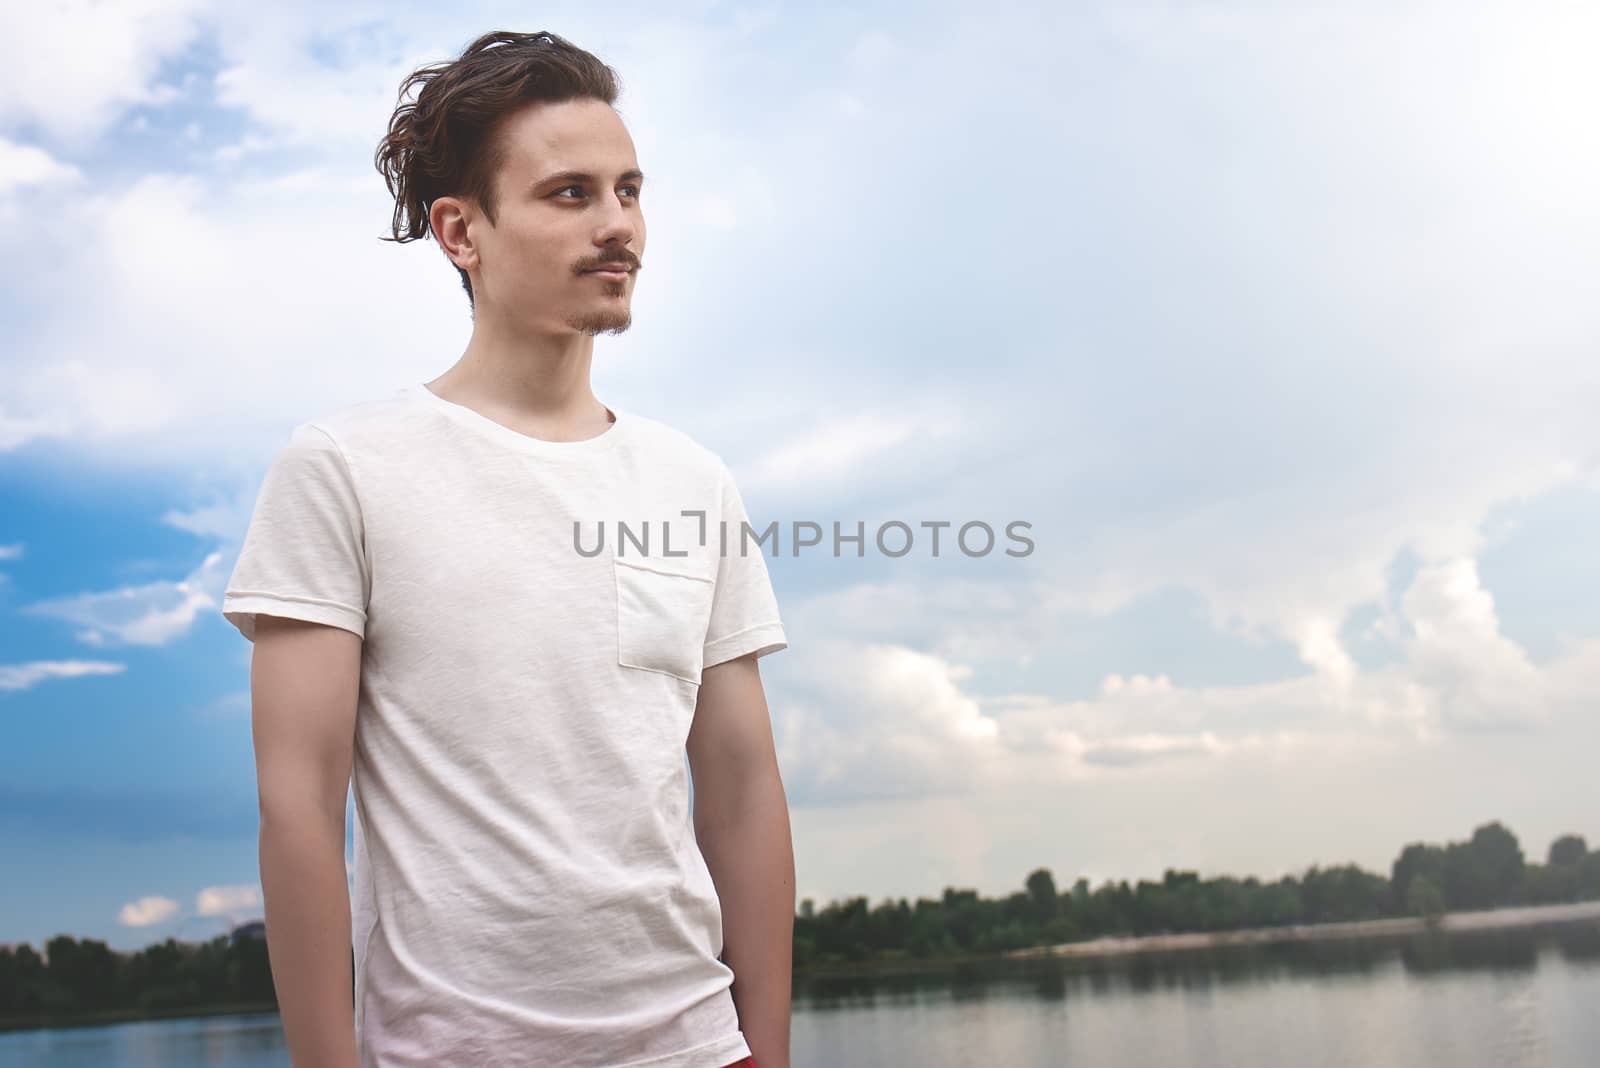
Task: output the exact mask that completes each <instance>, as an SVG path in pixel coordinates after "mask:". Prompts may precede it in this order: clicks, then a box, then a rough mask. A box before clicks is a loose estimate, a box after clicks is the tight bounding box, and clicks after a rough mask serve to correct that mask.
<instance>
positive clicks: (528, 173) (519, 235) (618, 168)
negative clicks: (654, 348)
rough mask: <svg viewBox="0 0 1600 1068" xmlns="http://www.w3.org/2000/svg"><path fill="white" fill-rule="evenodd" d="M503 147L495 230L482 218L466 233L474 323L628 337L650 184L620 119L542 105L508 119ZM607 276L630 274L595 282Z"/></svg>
mask: <svg viewBox="0 0 1600 1068" xmlns="http://www.w3.org/2000/svg"><path fill="white" fill-rule="evenodd" d="M503 137H504V144H505V149H506V160H505V164H504V166H503V167H502V168H501V170H500V172H499V173H498V174H497V175H495V178H494V181H495V189H496V199H495V224H494V225H493V226H490V225H489V221H488V220H487V219H486V218H484V217H483V214H482V212H475V213H474V214H473V216H472V219H471V222H470V223H469V224H468V230H469V233H470V234H471V236H472V240H473V244H474V247H475V248H476V250H477V252H478V263H477V266H476V268H472V269H471V270H472V275H473V277H472V283H473V285H472V289H473V302H474V305H475V315H476V316H477V317H478V318H480V319H481V318H482V317H483V316H484V315H485V314H486V313H487V314H493V315H495V316H498V317H502V318H505V319H509V320H511V321H512V323H513V324H514V328H515V329H516V330H517V331H518V332H536V333H565V332H569V331H579V332H581V333H587V334H599V333H621V332H622V331H624V330H626V329H627V328H628V326H629V324H630V323H631V322H632V318H633V314H632V307H631V306H632V300H633V286H634V280H635V279H636V278H637V277H638V275H637V274H636V273H635V270H636V269H637V268H638V267H639V266H640V257H641V256H642V255H643V253H644V238H645V229H644V211H643V209H642V208H641V207H640V205H639V195H640V193H641V192H642V191H643V185H644V179H643V177H642V176H641V175H639V174H638V173H637V172H638V171H639V162H638V158H637V156H636V155H635V154H634V148H633V138H631V137H630V136H628V131H627V129H626V128H624V126H623V125H622V119H621V118H620V117H619V116H618V115H617V113H616V112H615V111H614V110H613V109H612V108H611V107H610V106H609V105H607V104H606V103H604V102H603V101H600V100H572V101H568V102H566V103H562V104H536V105H531V106H529V107H527V108H525V109H523V110H522V111H520V112H518V113H517V114H515V115H513V116H512V117H510V118H509V119H508V120H507V121H506V124H505V128H504V131H503ZM564 172H577V173H578V174H581V175H587V176H588V177H577V176H573V175H571V174H564ZM601 266H606V267H610V268H612V269H613V270H618V271H625V272H627V273H626V274H624V275H623V276H622V277H620V278H613V277H610V276H608V275H606V274H601V273H595V272H594V268H597V267H601Z"/></svg>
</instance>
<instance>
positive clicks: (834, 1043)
mask: <svg viewBox="0 0 1600 1068" xmlns="http://www.w3.org/2000/svg"><path fill="white" fill-rule="evenodd" d="M795 999H796V1000H795V1009H796V1012H795V1017H794V1043H793V1048H794V1052H795V1055H796V1059H795V1064H796V1066H797V1068H799V1066H801V1065H819V1066H820V1065H882V1066H885V1068H900V1066H911V1065H928V1066H932V1068H969V1066H970V1068H979V1066H989V1065H993V1064H997V1063H1003V1064H1005V1065H1007V1066H1008V1068H1044V1066H1047V1065H1048V1066H1054V1065H1068V1064H1071V1065H1078V1064H1093V1065H1096V1066H1097V1068H1098V1066H1114V1068H1145V1066H1148V1068H1157V1066H1159V1068H1181V1066H1193V1068H1234V1066H1253V1065H1263V1066H1267V1065H1270V1066H1273V1068H1277V1066H1279V1065H1290V1064H1292V1065H1295V1066H1296V1068H1580V1066H1582V1068H1592V1066H1593V1065H1595V1064H1597V1063H1600V1057H1597V1055H1596V1051H1600V1014H1597V1013H1596V1012H1595V1007H1596V1006H1600V924H1596V923H1593V922H1590V923H1588V924H1585V925H1582V926H1578V925H1574V926H1569V927H1564V928H1559V929H1548V930H1544V931H1528V930H1521V931H1505V932H1479V931H1474V932H1458V933H1451V934H1442V933H1436V934H1433V935H1427V936H1419V937H1411V938H1406V939H1398V938H1389V939H1382V940H1349V941H1340V942H1325V943H1315V944H1314V943H1289V944H1280V945H1272V946H1260V945H1258V946H1232V947H1227V948H1220V949H1212V950H1187V951H1174V952H1166V953H1160V954H1156V953H1150V954H1136V955H1129V956H1124V957H1117V958H1102V959H1099V960H1089V959H1081V958H1075V959H1070V960H1069V959H1062V958H1057V959H1054V960H1049V959H1033V960H1022V961H982V962H968V963H962V964H959V965H952V966H948V967H945V968H936V969H928V970H925V971H920V972H917V971H911V970H904V971H901V972H899V973H891V974H882V975H866V974H857V975H853V976H850V975H834V976H827V977H821V976H818V977H814V978H809V979H800V980H797V981H796V986H795Z"/></svg>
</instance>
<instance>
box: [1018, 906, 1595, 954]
mask: <svg viewBox="0 0 1600 1068" xmlns="http://www.w3.org/2000/svg"><path fill="white" fill-rule="evenodd" d="M1585 920H1600V901H1579V902H1576V903H1573V904H1564V905H1529V906H1520V907H1515V908H1503V909H1486V910H1483V911H1480V912H1447V913H1445V914H1443V915H1441V916H1439V917H1438V918H1437V919H1434V920H1428V919H1424V918H1422V917H1420V916H1402V917H1398V918H1395V919H1388V920H1355V921H1351V922H1346V923H1304V924H1290V925H1286V926H1283V927H1248V928H1245V929H1243V930H1237V931H1192V932H1188V933H1184V934H1159V935H1139V936H1130V937H1122V938H1116V937H1107V938H1091V939H1088V940H1086V941H1082V942H1061V943H1057V944H1056V945H1052V946H1032V947H1029V948H1027V949H1012V950H1007V951H1005V952H1003V953H1001V954H1000V956H1002V957H1004V958H1006V959H1008V960H1028V959H1034V958H1050V957H1062V958H1098V957H1124V956H1132V955H1135V954H1140V953H1169V952H1175V951H1182V950H1190V949H1221V948H1225V947H1229V946H1263V945H1275V944H1279V943H1285V942H1334V941H1339V940H1341V939H1349V938H1397V937H1407V936H1412V935H1419V934H1427V933H1429V932H1431V931H1440V932H1446V933H1450V934H1459V933H1461V932H1464V931H1504V930H1513V929H1516V928H1522V927H1542V926H1546V925H1559V924H1567V923H1581V922H1583V921H1585Z"/></svg>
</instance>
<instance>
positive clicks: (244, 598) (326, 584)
mask: <svg viewBox="0 0 1600 1068" xmlns="http://www.w3.org/2000/svg"><path fill="white" fill-rule="evenodd" d="M370 591H371V576H370V571H369V568H368V565H367V557H366V546H365V528H364V526H363V524H362V519H361V507H360V504H359V502H358V500H357V497H356V490H355V484H354V482H353V480H352V478H351V475H350V467H349V464H348V463H347V462H346V461H345V457H344V453H343V451H342V450H341V449H340V448H339V445H338V443H337V442H336V441H335V440H334V439H333V437H332V436H331V435H330V434H328V432H327V431H325V430H323V429H322V428H321V427H318V426H317V425H315V424H314V423H302V424H300V425H299V426H297V427H295V428H294V431H293V433H292V434H291V435H290V438H289V443H288V444H287V445H286V446H284V448H283V449H282V450H280V451H279V453H278V455H277V456H276V457H275V458H274V459H273V462H272V464H271V466H270V467H268V469H267V474H266V477H265V478H264V479H263V480H262V483H261V490H260V492H259V493H258V494H257V496H256V504H255V511H254V513H253V514H252V515H251V517H250V526H249V529H248V530H247V531H246V532H245V537H244V543H243V545H242V546H241V548H240V550H239V559H238V562H237V563H236V564H235V565H234V568H233V574H232V576H231V577H230V578H229V579H228V585H227V588H226V590H225V591H224V593H223V595H222V615H223V617H224V618H226V619H227V621H228V622H229V623H232V624H233V625H234V626H235V627H237V628H238V629H239V633H240V634H243V635H244V636H245V637H246V638H248V639H249V640H250V641H255V630H256V616H257V614H258V613H259V614H264V615H273V616H288V617H290V618H293V619H304V620H309V621H311V622H313V623H326V624H329V625H331V626H335V627H342V628H344V629H345V630H349V631H353V632H355V633H356V634H358V635H360V636H362V637H365V635H366V622H367V598H368V595H369V593H370Z"/></svg>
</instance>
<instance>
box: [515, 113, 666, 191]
mask: <svg viewBox="0 0 1600 1068" xmlns="http://www.w3.org/2000/svg"><path fill="white" fill-rule="evenodd" d="M577 103H578V102H575V101H574V102H569V103H568V104H564V105H563V104H557V105H543V106H541V107H537V108H530V109H528V110H527V111H525V112H523V113H522V114H519V115H518V116H517V117H516V118H515V119H514V120H513V121H512V122H511V123H510V124H509V125H508V126H507V129H506V131H505V133H506V144H505V148H506V168H507V170H508V171H509V172H510V173H511V174H513V175H515V176H516V178H517V179H518V180H523V181H539V180H541V179H542V178H544V177H545V176H547V175H555V174H560V173H566V172H573V171H581V172H584V173H588V174H592V175H594V176H595V177H596V178H602V179H603V178H607V177H613V176H616V175H619V174H622V173H624V172H626V171H630V170H637V169H638V162H637V160H636V158H635V156H634V148H633V139H632V138H630V137H629V136H628V131H627V129H626V128H625V127H624V126H623V125H622V120H621V119H620V118H618V117H617V115H616V113H615V112H613V111H612V110H611V108H610V107H609V106H608V105H606V104H604V103H600V102H598V101H595V102H584V103H585V105H589V104H592V105H593V106H582V107H579V106H573V105H576V104H577Z"/></svg>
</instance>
